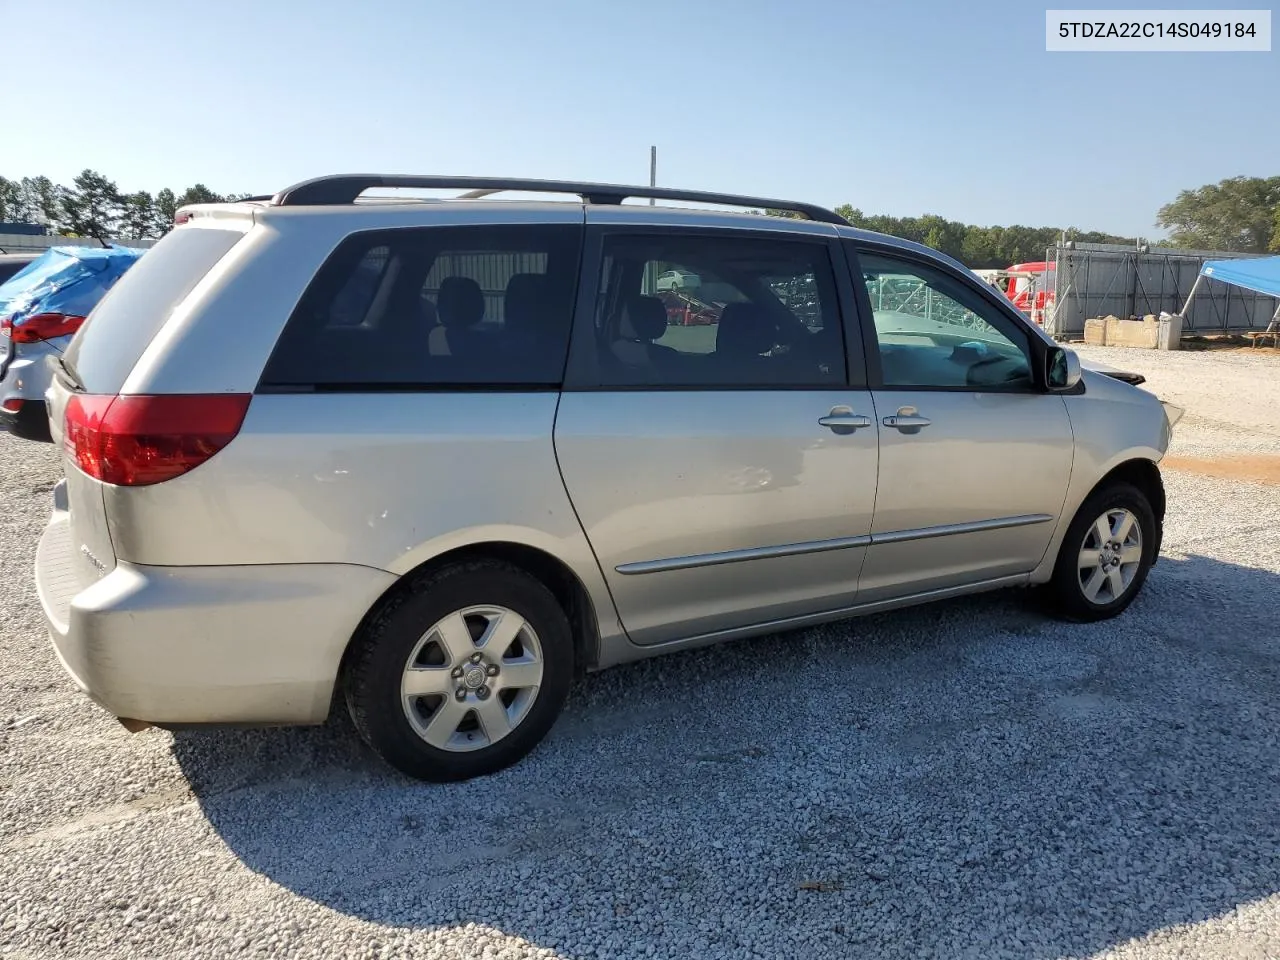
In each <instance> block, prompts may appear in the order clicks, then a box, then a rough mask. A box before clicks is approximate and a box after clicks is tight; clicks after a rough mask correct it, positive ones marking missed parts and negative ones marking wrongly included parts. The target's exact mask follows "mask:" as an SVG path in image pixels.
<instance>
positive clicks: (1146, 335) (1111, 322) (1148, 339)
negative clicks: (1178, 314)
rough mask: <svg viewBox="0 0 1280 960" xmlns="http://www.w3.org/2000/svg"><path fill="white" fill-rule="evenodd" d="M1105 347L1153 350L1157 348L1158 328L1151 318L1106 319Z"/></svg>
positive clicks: (1154, 319)
mask: <svg viewBox="0 0 1280 960" xmlns="http://www.w3.org/2000/svg"><path fill="white" fill-rule="evenodd" d="M1106 323H1107V334H1106V336H1107V341H1106V342H1107V346H1109V347H1142V348H1145V349H1147V350H1154V349H1155V348H1156V346H1157V343H1158V339H1159V333H1160V326H1159V323H1158V322H1157V321H1156V318H1155V317H1153V316H1148V317H1147V318H1146V319H1145V320H1119V319H1117V318H1116V317H1107V321H1106Z"/></svg>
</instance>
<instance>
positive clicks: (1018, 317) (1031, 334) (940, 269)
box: [843, 238, 1050, 396]
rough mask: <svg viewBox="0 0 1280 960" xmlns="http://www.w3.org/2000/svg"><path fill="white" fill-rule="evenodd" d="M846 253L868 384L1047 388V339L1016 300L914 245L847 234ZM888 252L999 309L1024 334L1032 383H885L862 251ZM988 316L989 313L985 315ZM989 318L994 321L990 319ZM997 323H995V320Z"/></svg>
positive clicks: (1022, 391) (972, 389) (1013, 390)
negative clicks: (1031, 324) (1032, 325)
mask: <svg viewBox="0 0 1280 960" xmlns="http://www.w3.org/2000/svg"><path fill="white" fill-rule="evenodd" d="M843 245H844V248H845V256H846V258H847V260H848V263H849V279H850V282H851V283H852V284H853V290H854V297H855V298H856V299H857V301H858V313H859V317H860V318H861V323H860V328H861V338H860V339H861V342H862V349H863V355H864V358H865V361H866V365H867V383H868V384H869V389H871V390H875V391H888V392H894V393H904V392H912V393H999V394H1007V395H1013V396H1018V395H1039V394H1043V393H1048V392H1050V391H1048V390H1046V388H1045V384H1044V373H1043V369H1042V368H1043V367H1044V363H1045V353H1046V350H1047V347H1046V344H1045V343H1044V342H1043V341H1042V340H1041V338H1040V337H1038V336H1037V335H1036V333H1035V331H1033V330H1031V329H1029V328H1028V326H1027V322H1028V321H1027V320H1026V318H1025V317H1023V316H1022V314H1020V313H1018V312H1017V310H1015V309H1013V307H1012V305H1011V304H1006V303H1002V302H1001V301H1000V299H999V298H998V297H997V296H996V295H995V294H994V293H993V292H992V291H991V290H988V289H984V287H985V284H980V283H978V282H977V281H976V280H975V279H974V278H972V277H967V276H965V274H964V273H963V272H962V271H960V270H957V269H955V267H953V266H951V264H949V263H947V262H945V261H943V260H941V259H937V258H934V257H930V256H929V255H927V254H923V253H919V252H917V251H915V250H910V249H906V248H903V247H898V246H894V245H892V244H885V243H875V242H871V241H865V240H852V239H849V238H845V240H844V244H843ZM861 254H867V255H868V256H877V257H888V258H889V259H893V260H900V261H902V262H903V263H905V264H909V265H915V266H920V267H924V268H927V269H929V270H933V271H935V272H937V273H942V274H945V275H947V276H949V277H950V278H951V279H952V280H954V281H956V282H957V283H958V284H960V285H961V286H962V287H963V288H964V289H966V290H967V291H969V293H970V294H972V295H973V296H974V298H975V299H977V300H978V301H979V302H981V303H984V304H985V305H986V306H988V307H989V308H991V309H994V310H995V311H996V312H997V313H998V314H1000V315H1001V316H1003V317H1004V318H1005V319H1006V320H1008V321H1009V322H1010V323H1011V324H1012V325H1013V327H1014V329H1015V330H1017V331H1018V333H1019V334H1020V335H1021V336H1022V337H1023V339H1024V344H1025V347H1026V351H1027V356H1028V360H1029V363H1030V366H1031V384H1030V385H1029V386H1027V385H1016V386H1011V387H1002V386H996V385H988V386H970V385H968V384H965V385H963V386H941V385H929V384H921V385H919V386H907V385H899V384H886V383H885V382H884V369H883V367H882V366H881V363H880V341H879V338H878V337H877V336H876V326H875V319H874V318H875V313H874V311H873V310H872V308H871V297H870V294H868V292H867V285H866V284H865V283H864V282H863V280H862V266H861V260H860V255H861ZM983 319H984V320H985V319H986V317H985V315H984V316H983ZM988 322H989V321H988ZM993 326H994V324H993Z"/></svg>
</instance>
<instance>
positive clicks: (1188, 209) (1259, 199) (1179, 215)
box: [1156, 177, 1280, 253]
mask: <svg viewBox="0 0 1280 960" xmlns="http://www.w3.org/2000/svg"><path fill="white" fill-rule="evenodd" d="M1278 212H1280V177H1228V178H1227V179H1226V180H1222V181H1219V182H1218V183H1211V184H1207V185H1206V186H1203V187H1199V188H1198V189H1195V190H1183V191H1182V192H1181V193H1180V194H1178V196H1177V198H1176V199H1175V200H1174V201H1173V202H1172V203H1166V204H1165V205H1164V206H1163V207H1161V208H1160V212H1159V213H1158V214H1157V215H1156V224H1157V226H1160V227H1164V228H1165V229H1167V230H1171V231H1173V232H1172V234H1171V235H1170V240H1172V242H1173V243H1174V245H1175V246H1179V247H1198V248H1200V249H1205V250H1234V251H1239V252H1242V253H1264V252H1265V251H1266V250H1267V247H1268V246H1269V245H1270V243H1271V240H1272V238H1273V235H1274V233H1275V229H1276V228H1275V222H1276V216H1277V214H1278Z"/></svg>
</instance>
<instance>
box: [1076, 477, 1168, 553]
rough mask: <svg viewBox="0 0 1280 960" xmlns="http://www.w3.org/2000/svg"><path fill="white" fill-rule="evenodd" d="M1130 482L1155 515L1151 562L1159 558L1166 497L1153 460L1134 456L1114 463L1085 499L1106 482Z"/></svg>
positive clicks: (1162, 481) (1162, 479) (1162, 537)
mask: <svg viewBox="0 0 1280 960" xmlns="http://www.w3.org/2000/svg"><path fill="white" fill-rule="evenodd" d="M1117 481H1119V482H1123V483H1130V484H1132V485H1133V486H1135V487H1137V488H1138V489H1139V490H1141V491H1142V492H1143V494H1145V495H1146V498H1147V500H1148V501H1150V503H1151V510H1152V512H1153V513H1154V514H1155V515H1156V545H1155V555H1154V560H1153V561H1152V563H1153V564H1154V563H1157V562H1159V560H1160V546H1161V543H1162V542H1163V540H1164V514H1165V507H1166V499H1165V492H1164V478H1163V477H1162V476H1161V475H1160V467H1159V466H1158V465H1157V463H1156V462H1155V461H1154V460H1149V459H1147V458H1146V457H1134V458H1132V459H1129V460H1125V461H1123V462H1122V463H1118V464H1116V465H1115V466H1114V467H1112V468H1111V469H1110V470H1109V471H1107V472H1106V473H1105V474H1104V475H1103V476H1102V478H1101V479H1100V480H1099V481H1098V482H1097V483H1095V484H1094V485H1093V486H1092V487H1091V488H1090V490H1089V492H1088V493H1087V494H1086V495H1085V499H1086V500H1087V499H1088V498H1089V497H1091V496H1093V495H1094V493H1096V492H1097V491H1098V490H1101V489H1102V488H1103V487H1104V486H1106V485H1107V484H1108V483H1115V482H1117ZM1082 502H1083V501H1082Z"/></svg>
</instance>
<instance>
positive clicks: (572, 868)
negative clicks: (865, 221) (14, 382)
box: [0, 351, 1280, 958]
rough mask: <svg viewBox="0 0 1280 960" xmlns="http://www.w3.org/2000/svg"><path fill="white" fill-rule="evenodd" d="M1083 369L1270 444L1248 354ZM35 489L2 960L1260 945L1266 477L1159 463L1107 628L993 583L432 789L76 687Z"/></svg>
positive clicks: (1146, 356)
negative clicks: (44, 621) (1143, 551)
mask: <svg viewBox="0 0 1280 960" xmlns="http://www.w3.org/2000/svg"><path fill="white" fill-rule="evenodd" d="M1086 352H1087V353H1089V354H1090V355H1096V356H1098V357H1099V359H1104V360H1105V361H1106V362H1108V363H1112V364H1113V365H1116V366H1131V367H1135V368H1137V369H1140V370H1142V371H1143V372H1145V373H1147V374H1148V376H1149V377H1150V378H1151V382H1152V386H1153V387H1156V388H1157V392H1161V393H1165V392H1167V390H1166V388H1169V389H1173V390H1175V391H1180V392H1181V395H1180V396H1174V397H1173V399H1175V400H1178V401H1179V402H1183V403H1186V404H1187V405H1188V407H1189V408H1190V409H1191V413H1190V414H1189V416H1188V420H1187V421H1186V423H1185V425H1186V427H1187V429H1185V430H1183V429H1182V428H1181V426H1180V429H1179V436H1178V438H1177V440H1176V441H1175V446H1176V448H1177V449H1179V450H1194V452H1196V453H1197V454H1198V455H1209V454H1214V455H1217V454H1222V453H1226V452H1228V451H1230V450H1233V449H1240V450H1249V451H1251V452H1255V453H1257V452H1261V453H1280V420H1277V419H1276V416H1277V414H1276V411H1277V410H1280V398H1276V397H1274V396H1272V401H1271V402H1270V406H1269V408H1267V409H1265V410H1264V409H1261V408H1262V407H1263V406H1264V405H1265V404H1264V403H1263V399H1265V397H1266V396H1267V394H1266V393H1265V391H1267V390H1275V389H1276V385H1277V384H1280V363H1277V362H1275V361H1270V362H1267V361H1253V360H1250V358H1247V357H1244V358H1241V359H1238V360H1237V359H1234V358H1235V357H1238V356H1240V355H1238V354H1236V355H1230V356H1229V357H1228V356H1224V357H1211V358H1208V360H1209V362H1210V363H1211V367H1210V366H1208V365H1200V361H1201V360H1203V359H1205V355H1204V354H1196V355H1191V354H1186V355H1167V354H1155V353H1147V352H1132V353H1125V354H1123V355H1121V354H1120V353H1119V352H1118V351H1086ZM1259 363H1262V364H1265V366H1259V365H1258V364H1259ZM1206 371H1207V372H1206ZM1232 388H1233V389H1235V390H1236V391H1237V393H1236V396H1237V397H1240V396H1242V395H1244V396H1246V397H1247V402H1246V401H1240V400H1238V399H1237V400H1236V401H1233V402H1222V401H1220V400H1218V399H1217V398H1216V397H1215V396H1214V395H1213V394H1214V392H1215V391H1220V390H1224V389H1232ZM1245 391H1254V392H1253V393H1248V394H1246V393H1245ZM1257 391H1263V399H1259V396H1258V394H1257ZM58 474H59V467H58V464H57V461H56V459H55V457H54V455H53V451H52V450H51V449H50V448H48V447H42V446H35V445H31V444H24V443H21V442H18V441H14V440H13V439H12V438H10V437H8V436H0V503H3V514H2V517H3V519H2V524H0V538H2V539H0V657H2V660H0V664H2V667H0V670H2V672H0V677H2V679H0V857H2V858H3V863H4V869H3V871H0V956H5V957H54V956H58V957H70V958H77V957H94V958H113V957H130V958H132V957H139V958H149V957H156V958H159V957H224V956H228V955H233V954H234V955H246V956H289V957H322V956H351V957H458V956H476V957H499V958H506V957H513V958H514V957H533V956H544V957H679V958H686V957H720V956H724V957H750V956H758V957H790V956H795V957H826V956H847V957H867V958H877V957H929V956H935V957H974V958H977V957H982V958H989V957H1020V958H1047V957H1085V956H1108V957H1112V956H1114V957H1126V958H1130V957H1133V958H1137V957H1143V958H1147V957H1188V958H1189V957H1196V958H1207V957H1256V958H1262V957H1280V760H1278V759H1277V736H1278V735H1280V626H1278V625H1277V615H1278V612H1280V488H1277V487H1275V486H1264V485H1260V484H1235V483H1232V482H1230V481H1225V480H1219V479H1213V478H1210V477H1205V476H1201V475H1198V474H1194V473H1183V472H1173V471H1170V472H1169V473H1168V475H1167V477H1166V484H1167V487H1168V493H1169V502H1170V514H1169V518H1168V529H1167V535H1166V542H1165V554H1164V557H1163V559H1162V560H1161V562H1160V564H1159V565H1158V566H1157V567H1156V568H1155V570H1154V571H1153V573H1152V576H1151V578H1150V580H1149V581H1148V584H1147V587H1146V589H1145V592H1144V593H1143V595H1142V596H1141V597H1140V598H1139V599H1138V601H1137V602H1136V604H1135V605H1134V607H1133V608H1132V609H1131V610H1130V612H1129V613H1127V614H1126V615H1125V616H1123V617H1121V618H1120V619H1118V620H1115V621H1112V622H1110V623H1106V624H1100V625H1094V626H1066V625H1062V624H1058V623H1055V622H1052V621H1049V620H1047V619H1045V618H1044V617H1042V616H1041V615H1040V614H1039V613H1038V612H1037V611H1036V610H1035V608H1034V606H1032V605H1031V604H1030V603H1029V602H1028V598H1027V597H1026V596H1025V594H1022V593H1017V592H1015V593H1010V594H1006V595H996V596H989V597H985V598H972V599H967V600H962V601H957V602H949V603H944V604H939V605H935V606H932V607H928V608H923V609H918V610H914V611H906V612H899V613H895V614H890V615H884V616H879V617H874V618H868V619H864V620H860V621H854V622H851V623H847V624H840V625H837V626H834V627H830V628H825V629H820V630H809V631H804V632H800V633H793V634H786V635H779V636H773V637H767V638H762V639H759V640H755V641H748V642H742V643H738V644H734V645H730V646H722V647H719V648H713V649H710V650H704V651H699V652H696V653H691V654H685V655H677V656H672V657H666V658H663V659H659V660H656V661H651V662H648V663H643V664H638V665H634V666H629V667H623V668H618V669H615V670H612V671H608V672H606V673H604V674H600V675H598V676H595V677H591V678H588V679H587V680H586V681H584V682H582V683H581V684H580V685H579V686H578V688H577V689H576V691H575V694H574V697H573V699H572V702H571V704H570V707H569V709H568V712H567V714H566V715H565V716H564V718H563V719H562V720H561V722H560V723H559V724H558V725H557V726H556V728H555V730H554V731H553V733H552V735H551V737H550V739H549V740H548V741H547V743H546V744H545V745H544V746H543V747H542V748H540V749H539V750H538V751H536V752H535V754H534V755H533V756H532V757H530V758H529V759H528V760H527V761H525V762H524V763H522V764H520V765H519V766H517V767H516V768H515V769H512V770H510V771H507V772H505V773H503V774H500V775H498V776H495V777H491V778H488V779H485V780H481V781H475V782H472V783H468V784H462V785H452V786H427V785H421V784H416V783H410V782H408V781H406V780H404V779H402V778H400V777H398V776H397V775H395V774H393V773H391V772H389V771H387V770H386V769H384V768H382V767H381V766H380V765H379V764H378V763H376V762H374V761H373V760H371V759H370V758H369V757H368V756H367V755H366V754H365V753H364V751H363V750H362V749H361V748H360V747H359V746H358V745H357V744H356V743H355V741H354V735H353V733H352V731H351V730H350V727H349V724H348V723H346V722H345V720H344V719H343V718H341V717H336V718H335V720H334V721H333V722H332V723H331V724H330V725H329V726H328V727H326V728H323V729H309V730H275V731H248V732H239V731H237V732H218V733H200V734H196V733H182V734H177V735H171V734H167V733H161V732H156V731H150V732H147V733H144V734H138V735H129V734H127V733H125V732H124V730H123V729H122V728H120V727H119V726H118V725H117V724H116V723H115V722H114V721H112V720H111V719H109V718H108V717H107V716H106V715H105V714H104V713H102V712H101V711H100V710H98V709H97V708H96V707H94V706H93V705H92V704H90V703H89V702H88V701H87V700H86V699H84V698H83V697H82V696H80V695H79V694H78V693H77V692H76V690H75V689H74V687H73V686H72V684H71V683H70V682H69V681H68V680H66V679H65V678H64V676H63V674H62V672H61V670H60V669H59V668H58V666H57V664H56V661H55V660H54V657H53V654H52V652H51V651H50V649H49V647H48V644H47V641H46V639H45V636H44V632H43V627H42V625H41V622H40V615H39V612H38V608H37V604H36V601H35V599H34V596H33V591H32V587H31V581H30V573H29V571H30V566H31V562H32V557H33V553H34V547H35V542H36V539H37V537H38V534H39V531H40V529H41V527H42V525H43V523H44V519H45V516H46V514H47V511H48V499H49V495H48V491H49V489H50V487H51V486H52V484H53V482H54V481H55V479H56V478H57V476H58ZM806 887H813V888H814V889H804V888H806Z"/></svg>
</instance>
